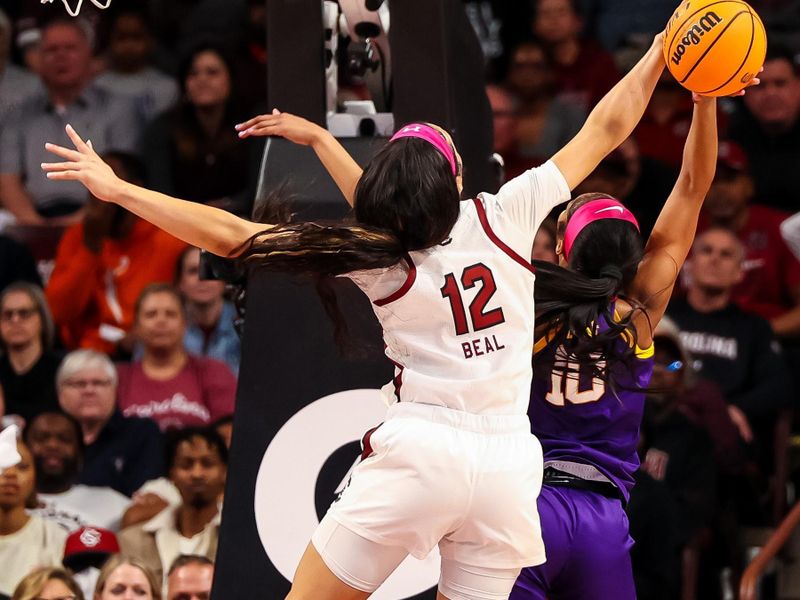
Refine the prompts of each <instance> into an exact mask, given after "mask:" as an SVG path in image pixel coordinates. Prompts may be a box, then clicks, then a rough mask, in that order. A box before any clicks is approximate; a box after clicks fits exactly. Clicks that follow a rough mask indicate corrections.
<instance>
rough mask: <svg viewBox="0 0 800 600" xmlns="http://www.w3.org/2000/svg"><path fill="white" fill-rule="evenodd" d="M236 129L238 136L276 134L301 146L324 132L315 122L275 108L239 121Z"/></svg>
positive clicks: (308, 143) (309, 143)
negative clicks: (270, 111) (269, 112)
mask: <svg viewBox="0 0 800 600" xmlns="http://www.w3.org/2000/svg"><path fill="white" fill-rule="evenodd" d="M236 131H238V132H239V137H240V138H247V137H253V136H258V137H261V136H268V135H277V136H280V137H282V138H286V139H287V140H289V141H290V142H294V143H295V144H300V145H303V146H309V145H311V144H313V143H314V141H315V140H317V139H318V138H319V135H320V133H324V132H325V130H324V129H323V128H322V127H320V126H319V125H317V124H316V123H312V122H311V121H307V120H306V119H304V118H302V117H298V116H297V115H291V114H289V113H282V112H280V111H279V110H278V109H277V108H275V109H273V110H272V114H268V115H258V116H257V117H253V118H252V119H250V120H249V121H245V122H244V123H239V124H238V125H237V126H236Z"/></svg>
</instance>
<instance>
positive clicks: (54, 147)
mask: <svg viewBox="0 0 800 600" xmlns="http://www.w3.org/2000/svg"><path fill="white" fill-rule="evenodd" d="M44 149H45V150H47V151H48V152H52V153H53V154H55V155H57V156H60V157H61V158H66V159H67V160H71V161H79V160H83V154H81V153H80V152H78V151H77V150H72V149H71V148H64V146H59V145H58V144H51V143H50V142H48V143H46V144H45V145H44Z"/></svg>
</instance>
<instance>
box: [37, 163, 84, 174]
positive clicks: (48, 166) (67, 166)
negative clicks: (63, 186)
mask: <svg viewBox="0 0 800 600" xmlns="http://www.w3.org/2000/svg"><path fill="white" fill-rule="evenodd" d="M76 166H77V165H76V163H74V162H54V163H42V170H43V171H46V172H51V171H70V170H74V169H75V167H76Z"/></svg>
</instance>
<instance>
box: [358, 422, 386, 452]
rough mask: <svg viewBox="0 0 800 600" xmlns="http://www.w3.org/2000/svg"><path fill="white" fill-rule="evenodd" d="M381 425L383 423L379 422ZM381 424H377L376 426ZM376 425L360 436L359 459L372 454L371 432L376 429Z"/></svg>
mask: <svg viewBox="0 0 800 600" xmlns="http://www.w3.org/2000/svg"><path fill="white" fill-rule="evenodd" d="M381 425H383V423H381ZM381 425H378V427H380V426H381ZM378 427H373V428H372V429H370V430H369V431H367V433H365V434H364V437H362V438H361V460H366V459H368V458H369V457H370V456H372V453H373V450H372V434H373V433H375V432H376V431H377V430H378Z"/></svg>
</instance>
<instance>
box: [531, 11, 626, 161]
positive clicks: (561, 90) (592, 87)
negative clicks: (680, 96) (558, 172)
mask: <svg viewBox="0 0 800 600" xmlns="http://www.w3.org/2000/svg"><path fill="white" fill-rule="evenodd" d="M533 33H534V35H536V37H537V38H538V39H540V40H541V41H542V42H543V43H544V44H545V46H546V47H547V51H548V52H549V54H550V55H551V56H552V57H553V62H554V65H553V66H554V73H555V78H556V82H555V86H556V93H557V94H559V95H562V96H565V97H569V98H570V99H571V100H572V101H573V102H576V103H577V104H578V105H579V106H581V107H582V108H583V110H584V111H585V112H587V113H588V112H589V110H590V109H591V108H592V107H593V106H594V105H595V104H597V103H598V101H599V100H600V99H601V98H602V97H603V96H604V95H605V93H606V92H607V91H608V90H610V89H611V88H612V87H613V86H614V84H615V83H617V81H618V80H619V77H620V76H619V72H618V71H617V67H616V65H615V64H614V59H613V58H612V57H611V55H610V54H609V53H608V52H606V51H605V50H604V49H603V48H602V47H601V46H600V44H598V43H597V42H596V41H594V40H593V39H592V38H591V37H588V36H586V35H583V34H584V33H585V32H584V22H583V19H582V18H581V14H580V7H579V1H578V0H536V2H535V6H534V16H533ZM548 156H549V155H548Z"/></svg>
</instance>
